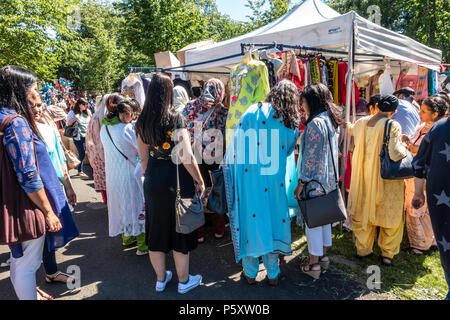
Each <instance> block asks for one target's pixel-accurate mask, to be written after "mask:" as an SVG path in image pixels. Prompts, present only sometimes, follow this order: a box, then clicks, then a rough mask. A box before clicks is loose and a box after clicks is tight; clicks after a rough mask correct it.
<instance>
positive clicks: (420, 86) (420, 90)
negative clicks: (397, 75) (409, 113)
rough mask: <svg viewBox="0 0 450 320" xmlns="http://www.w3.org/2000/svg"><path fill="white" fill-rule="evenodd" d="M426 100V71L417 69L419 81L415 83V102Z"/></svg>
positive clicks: (420, 68) (421, 68)
mask: <svg viewBox="0 0 450 320" xmlns="http://www.w3.org/2000/svg"><path fill="white" fill-rule="evenodd" d="M426 98H428V69H427V68H424V67H419V81H418V82H417V91H416V100H418V101H420V100H424V99H426Z"/></svg>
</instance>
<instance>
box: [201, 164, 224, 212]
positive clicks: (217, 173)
mask: <svg viewBox="0 0 450 320" xmlns="http://www.w3.org/2000/svg"><path fill="white" fill-rule="evenodd" d="M209 174H210V176H211V181H212V185H213V187H212V189H211V193H210V194H209V198H208V203H207V204H206V208H208V210H211V211H214V212H217V213H218V214H226V213H227V212H228V205H227V198H226V193H225V181H224V177H223V170H222V168H219V169H217V170H214V171H210V173H209Z"/></svg>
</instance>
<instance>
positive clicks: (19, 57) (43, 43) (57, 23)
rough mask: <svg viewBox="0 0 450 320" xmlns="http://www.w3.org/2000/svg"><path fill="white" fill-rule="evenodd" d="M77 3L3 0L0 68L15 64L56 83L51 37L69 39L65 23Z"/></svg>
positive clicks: (56, 0) (55, 64)
mask: <svg viewBox="0 0 450 320" xmlns="http://www.w3.org/2000/svg"><path fill="white" fill-rule="evenodd" d="M77 2H78V0H2V1H1V3H0V39H1V41H0V66H4V65H8V64H15V65H19V66H21V67H24V68H28V69H30V70H33V71H34V72H35V73H36V74H37V75H38V76H39V77H41V78H44V79H48V80H51V79H55V78H56V77H55V71H56V69H57V66H58V58H59V57H58V55H57V54H56V53H55V50H54V48H55V46H54V45H55V44H56V43H57V42H58V41H57V40H55V39H54V38H53V37H52V34H54V33H58V34H61V35H64V36H66V37H70V30H69V26H68V24H67V23H66V22H67V21H68V17H69V16H70V14H71V13H72V11H71V8H72V5H76V4H77Z"/></svg>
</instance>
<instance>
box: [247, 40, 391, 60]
mask: <svg viewBox="0 0 450 320" xmlns="http://www.w3.org/2000/svg"><path fill="white" fill-rule="evenodd" d="M252 46H253V47H267V48H268V49H272V48H277V49H278V50H280V51H284V50H285V49H298V50H305V51H314V52H323V53H334V54H340V55H348V52H347V51H338V50H331V49H323V48H314V47H307V46H292V45H288V44H277V43H276V42H274V43H272V44H260V43H241V53H242V54H244V53H245V50H246V48H247V47H252ZM355 55H356V56H361V57H377V58H383V57H384V56H381V55H379V54H372V53H355Z"/></svg>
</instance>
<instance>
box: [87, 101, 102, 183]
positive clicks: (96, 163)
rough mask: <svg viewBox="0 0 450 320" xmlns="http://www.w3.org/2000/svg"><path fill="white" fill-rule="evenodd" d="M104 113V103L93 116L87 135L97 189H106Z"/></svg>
mask: <svg viewBox="0 0 450 320" xmlns="http://www.w3.org/2000/svg"><path fill="white" fill-rule="evenodd" d="M104 113H105V106H104V104H103V105H102V106H101V107H100V108H99V109H98V110H97V112H96V113H95V114H94V116H93V117H92V119H91V122H90V123H89V127H88V132H87V135H86V150H87V155H88V157H89V164H90V165H91V167H92V169H93V171H94V187H95V190H97V191H102V190H106V174H105V155H104V150H103V144H102V141H101V139H100V129H101V128H102V119H103V116H104Z"/></svg>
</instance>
